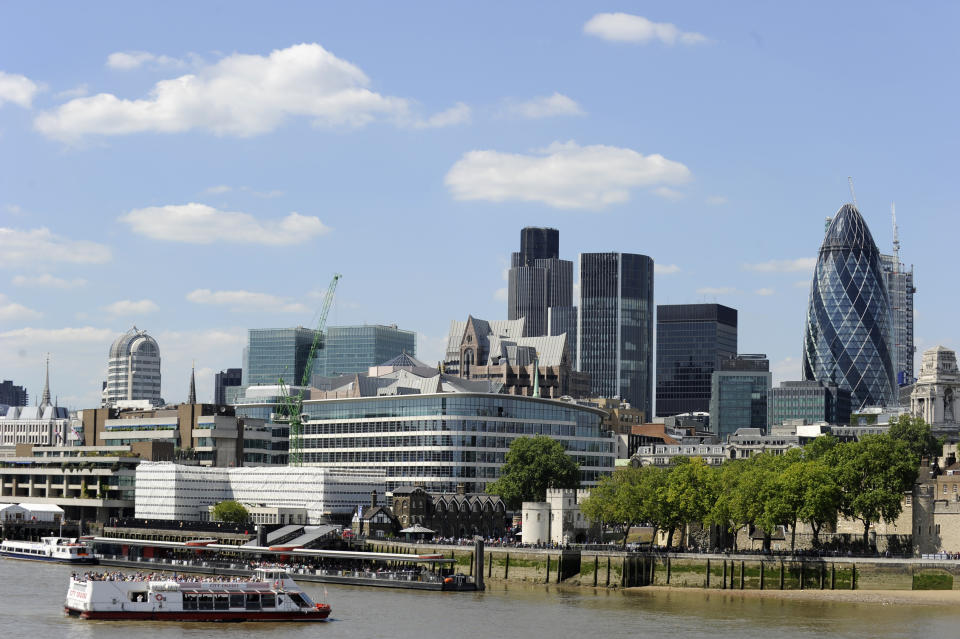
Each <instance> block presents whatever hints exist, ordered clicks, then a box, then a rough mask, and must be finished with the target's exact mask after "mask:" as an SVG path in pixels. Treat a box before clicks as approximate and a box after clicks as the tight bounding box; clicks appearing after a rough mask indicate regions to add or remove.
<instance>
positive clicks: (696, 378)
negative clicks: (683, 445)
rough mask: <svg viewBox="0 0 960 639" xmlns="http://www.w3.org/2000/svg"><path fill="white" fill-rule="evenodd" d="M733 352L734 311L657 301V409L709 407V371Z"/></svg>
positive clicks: (666, 414)
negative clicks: (665, 303)
mask: <svg viewBox="0 0 960 639" xmlns="http://www.w3.org/2000/svg"><path fill="white" fill-rule="evenodd" d="M736 355H737V311H736V309H733V308H730V307H728V306H723V305H721V304H671V305H662V306H658V307H657V415H659V416H661V417H669V416H673V415H679V414H681V413H705V412H707V411H709V410H710V392H711V383H712V377H713V371H715V370H717V369H719V368H720V362H722V361H724V360H727V359H731V358H733V357H736Z"/></svg>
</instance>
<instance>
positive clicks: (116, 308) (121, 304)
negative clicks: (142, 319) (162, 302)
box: [103, 300, 160, 315]
mask: <svg viewBox="0 0 960 639" xmlns="http://www.w3.org/2000/svg"><path fill="white" fill-rule="evenodd" d="M159 308H160V307H159V306H157V305H156V303H154V302H153V301H151V300H118V301H116V302H114V303H113V304H108V305H107V306H104V307H103V310H105V311H106V312H107V313H109V314H111V315H146V314H148V313H153V312H155V311H157V310H158V309H159Z"/></svg>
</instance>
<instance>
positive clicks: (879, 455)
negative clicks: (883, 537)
mask: <svg viewBox="0 0 960 639" xmlns="http://www.w3.org/2000/svg"><path fill="white" fill-rule="evenodd" d="M829 457H830V458H831V459H830V461H832V465H833V467H834V474H835V476H836V478H837V484H838V486H839V487H840V492H841V503H840V512H841V513H843V515H844V516H846V517H851V518H854V519H858V520H860V521H861V522H862V523H863V543H864V545H865V546H866V545H867V544H868V543H869V539H870V537H869V533H870V525H871V524H874V523H876V522H879V521H880V520H881V519H882V520H884V521H893V520H894V519H896V518H897V517H898V516H899V515H900V512H901V510H902V509H903V504H902V499H903V493H904V492H906V491H908V490H910V489H911V487H912V486H913V482H914V481H916V479H917V465H916V464H915V463H914V462H913V457H912V455H911V452H910V447H909V446H908V445H907V443H906V442H904V441H903V440H901V439H897V438H894V437H891V436H890V435H889V434H884V435H865V436H864V437H863V438H862V439H861V440H860V441H858V442H850V443H847V444H841V445H839V446H837V447H835V448H834V450H833V451H831V454H830V456H829Z"/></svg>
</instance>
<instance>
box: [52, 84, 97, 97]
mask: <svg viewBox="0 0 960 639" xmlns="http://www.w3.org/2000/svg"><path fill="white" fill-rule="evenodd" d="M88 93H90V87H88V86H87V85H86V84H80V85H77V86H75V87H73V88H72V89H66V90H64V91H60V92H59V93H57V94H56V95H55V96H54V97H55V98H61V99H65V98H82V97H83V96H85V95H87V94H88Z"/></svg>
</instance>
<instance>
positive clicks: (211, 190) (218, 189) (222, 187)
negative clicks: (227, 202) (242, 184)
mask: <svg viewBox="0 0 960 639" xmlns="http://www.w3.org/2000/svg"><path fill="white" fill-rule="evenodd" d="M232 190H233V188H232V187H229V186H227V185H226V184H218V185H217V186H211V187H208V188H206V189H204V190H203V193H204V195H220V194H221V193H229V192H230V191H232Z"/></svg>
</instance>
